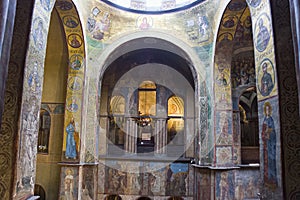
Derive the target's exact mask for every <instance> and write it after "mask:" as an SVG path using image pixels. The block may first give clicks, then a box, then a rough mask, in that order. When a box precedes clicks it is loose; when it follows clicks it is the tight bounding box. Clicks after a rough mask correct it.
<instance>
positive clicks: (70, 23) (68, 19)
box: [63, 15, 79, 28]
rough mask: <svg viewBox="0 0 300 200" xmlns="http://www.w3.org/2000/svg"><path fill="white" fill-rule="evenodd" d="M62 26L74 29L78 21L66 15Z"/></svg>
mask: <svg viewBox="0 0 300 200" xmlns="http://www.w3.org/2000/svg"><path fill="white" fill-rule="evenodd" d="M63 22H64V25H66V26H67V27H69V28H75V27H77V26H78V24H79V23H78V19H76V18H75V17H73V16H71V15H67V16H64V17H63Z"/></svg>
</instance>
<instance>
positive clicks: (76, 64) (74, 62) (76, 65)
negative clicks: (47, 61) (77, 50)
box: [70, 54, 83, 70]
mask: <svg viewBox="0 0 300 200" xmlns="http://www.w3.org/2000/svg"><path fill="white" fill-rule="evenodd" d="M82 60H83V58H82V56H81V55H78V54H74V55H72V56H71V58H70V66H71V68H72V69H74V70H79V69H80V68H81V66H82Z"/></svg>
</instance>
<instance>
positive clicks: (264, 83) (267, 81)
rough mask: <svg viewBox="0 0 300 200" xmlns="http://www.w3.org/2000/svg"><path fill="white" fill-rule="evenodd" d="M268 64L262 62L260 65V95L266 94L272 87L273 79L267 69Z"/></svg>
mask: <svg viewBox="0 0 300 200" xmlns="http://www.w3.org/2000/svg"><path fill="white" fill-rule="evenodd" d="M267 68H268V65H267V63H264V64H263V66H262V69H263V76H262V78H261V90H260V92H261V95H263V96H268V95H269V94H270V93H271V92H272V90H273V87H274V84H273V80H272V76H271V74H270V73H269V72H268V71H267Z"/></svg>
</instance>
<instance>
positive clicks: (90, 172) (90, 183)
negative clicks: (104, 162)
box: [81, 167, 97, 200]
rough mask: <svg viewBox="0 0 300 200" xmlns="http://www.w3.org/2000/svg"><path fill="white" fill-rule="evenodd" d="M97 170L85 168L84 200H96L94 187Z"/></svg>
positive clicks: (83, 172)
mask: <svg viewBox="0 0 300 200" xmlns="http://www.w3.org/2000/svg"><path fill="white" fill-rule="evenodd" d="M96 172H97V169H96V168H94V167H84V168H83V171H82V174H83V181H82V182H83V184H82V193H81V195H82V197H81V199H83V200H92V199H94V189H95V188H94V185H95V179H96V175H97V174H96Z"/></svg>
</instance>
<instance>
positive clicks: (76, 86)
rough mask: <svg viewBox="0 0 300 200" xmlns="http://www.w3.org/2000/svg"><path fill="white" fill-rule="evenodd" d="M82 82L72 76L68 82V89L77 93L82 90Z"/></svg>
mask: <svg viewBox="0 0 300 200" xmlns="http://www.w3.org/2000/svg"><path fill="white" fill-rule="evenodd" d="M82 84H83V81H82V79H81V78H80V77H78V76H72V77H70V78H69V80H68V87H69V89H70V90H73V91H78V90H80V89H81V88H82Z"/></svg>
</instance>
